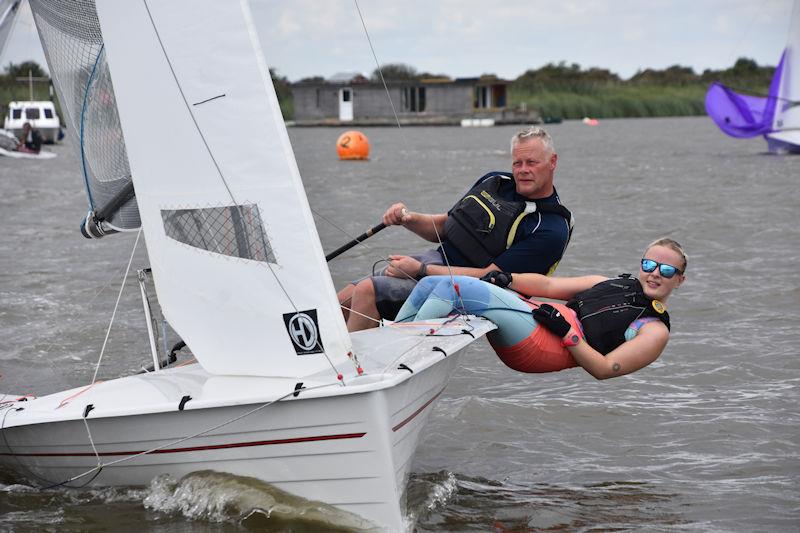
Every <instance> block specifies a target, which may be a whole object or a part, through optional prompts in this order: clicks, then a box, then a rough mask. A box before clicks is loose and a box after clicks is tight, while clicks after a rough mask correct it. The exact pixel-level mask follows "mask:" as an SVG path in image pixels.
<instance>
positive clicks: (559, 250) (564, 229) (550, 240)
mask: <svg viewBox="0 0 800 533" xmlns="http://www.w3.org/2000/svg"><path fill="white" fill-rule="evenodd" d="M498 174H501V175H503V176H509V177H510V176H512V175H511V174H509V173H508V172H490V173H488V174H486V175H484V176H482V177H481V178H480V179H478V180H477V181H476V182H475V184H474V185H473V186H472V187H475V186H476V185H478V184H479V183H481V182H482V181H483V180H485V179H488V178H490V177H491V176H496V175H498ZM472 187H470V189H471V188H472ZM498 195H499V196H500V197H501V198H502V199H504V200H511V201H522V202H529V201H531V200H530V198H526V197H524V196H522V195H521V194H518V193H517V190H516V185H515V183H514V180H513V179H511V180H503V181H502V183H501V185H500V189H499V190H498ZM459 201H460V200H459ZM536 201H537V202H538V203H548V204H560V203H561V201H560V200H559V198H558V194H557V193H556V192H555V188H554V189H553V194H551V195H550V196H548V197H547V198H538V199H536ZM568 240H569V224H568V222H567V220H566V219H564V217H562V216H561V215H557V214H555V213H532V214H530V215H528V216H526V217H525V218H524V219H522V222H521V223H520V225H519V228H518V229H517V234H516V236H515V237H514V242H513V243H512V245H511V248H509V249H508V250H506V251H504V252H503V253H501V254H500V255H499V256H497V257H495V259H494V261H492V262H493V263H494V264H495V265H497V267H498V268H499V269H500V270H502V271H504V272H533V273H537V274H548V273H551V270H554V269H555V266H556V265H557V263H558V261H560V260H561V256H562V255H563V254H564V250H565V249H566V247H567V241H568ZM442 249H444V253H445V254H447V260H448V261H449V263H450V264H451V265H452V266H464V267H476V265H473V264H471V263H470V262H469V261H467V259H465V258H464V257H463V256H462V255H461V254H460V253H459V252H458V250H456V248H455V247H454V246H453V245H452V244H450V243H449V242H447V241H445V242H444V243H442V246H441V247H440V248H439V252H440V253H441V252H442Z"/></svg>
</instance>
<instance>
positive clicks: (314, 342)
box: [283, 309, 323, 355]
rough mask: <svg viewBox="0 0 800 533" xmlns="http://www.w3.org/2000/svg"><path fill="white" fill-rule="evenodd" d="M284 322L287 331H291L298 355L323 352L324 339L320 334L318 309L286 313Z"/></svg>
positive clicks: (291, 337) (290, 336)
mask: <svg viewBox="0 0 800 533" xmlns="http://www.w3.org/2000/svg"><path fill="white" fill-rule="evenodd" d="M283 322H284V324H286V331H287V333H289V338H290V339H291V340H292V344H293V345H294V351H295V352H296V353H297V355H309V354H312V353H322V351H323V347H322V339H321V338H320V335H319V322H317V310H316V309H309V310H308V311H298V312H297V313H285V314H284V315H283Z"/></svg>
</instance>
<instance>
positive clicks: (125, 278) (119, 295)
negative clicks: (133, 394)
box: [92, 228, 142, 385]
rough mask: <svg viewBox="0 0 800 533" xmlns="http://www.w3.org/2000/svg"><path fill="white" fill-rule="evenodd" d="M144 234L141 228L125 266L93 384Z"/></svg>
mask: <svg viewBox="0 0 800 533" xmlns="http://www.w3.org/2000/svg"><path fill="white" fill-rule="evenodd" d="M141 236H142V230H141V228H139V231H138V232H137V233H136V241H134V243H133V250H131V257H130V259H128V266H127V267H126V268H125V275H124V276H123V277H122V283H121V284H120V286H119V293H118V294H117V302H116V303H115V304H114V311H112V313H111V320H110V321H109V323H108V329H107V330H106V336H105V339H103V347H102V348H101V349H100V357H99V358H98V359H97V365H96V366H95V368H94V376H92V385H94V382H95V381H97V372H98V371H99V370H100V363H101V362H102V361H103V355H104V354H105V352H106V346H107V345H108V336H109V335H110V334H111V326H112V325H113V324H114V318H115V317H116V316H117V308H118V307H119V301H120V300H121V299H122V292H123V291H124V290H125V282H126V281H128V273H129V272H130V271H131V263H133V256H134V255H135V254H136V247H137V246H138V244H139V237H141Z"/></svg>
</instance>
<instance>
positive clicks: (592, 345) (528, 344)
mask: <svg viewBox="0 0 800 533" xmlns="http://www.w3.org/2000/svg"><path fill="white" fill-rule="evenodd" d="M686 265H687V257H686V253H685V252H684V251H683V248H682V247H681V245H680V244H678V243H677V242H675V241H674V240H672V239H667V238H664V239H659V240H657V241H655V242H653V243H651V244H650V245H649V246H648V247H647V248H646V249H645V252H644V255H643V256H642V259H641V262H640V265H639V273H638V276H636V277H633V276H631V275H630V274H622V275H620V276H619V277H617V278H612V279H608V278H605V277H603V276H581V277H568V278H557V277H546V276H542V275H539V274H509V273H507V272H500V271H493V272H490V273H489V274H487V275H486V276H484V277H483V278H481V279H480V280H478V279H474V278H467V277H462V276H456V277H455V278H450V277H448V276H434V277H429V278H425V279H424V280H422V281H421V282H420V283H419V284H418V285H417V286H416V288H415V289H414V290H413V292H412V293H411V295H410V296H409V298H408V300H406V302H405V304H404V305H403V307H402V308H401V309H400V312H399V313H398V315H397V321H398V322H399V321H407V320H429V319H431V318H434V317H445V316H448V315H450V314H452V313H453V312H466V313H469V314H474V315H479V316H483V317H486V318H488V319H489V320H491V321H492V322H494V323H495V324H496V325H497V330H495V331H492V332H489V334H488V339H489V342H490V344H491V345H492V348H494V350H495V352H497V355H498V356H499V357H500V359H501V360H502V361H503V363H505V364H506V366H508V367H510V368H512V369H514V370H518V371H520V372H555V371H558V370H564V369H567V368H572V367H575V366H581V367H583V368H584V370H586V371H587V372H589V373H590V374H591V375H592V376H594V377H595V378H597V379H607V378H613V377H617V376H623V375H625V374H630V373H631V372H635V371H637V370H639V369H641V368H644V367H645V366H647V365H649V364H650V363H652V362H653V361H655V360H656V359H658V357H659V356H660V355H661V352H662V351H663V350H664V347H665V346H666V345H667V340H668V339H669V330H670V322H669V314H668V313H667V310H666V301H667V298H669V295H670V294H671V293H672V291H673V290H675V289H677V288H678V287H679V286H680V285H681V284H683V282H684V281H685V280H686V274H685V273H686ZM453 282H455V283H456V284H457V285H458V290H454V287H453ZM507 289H510V290H507ZM523 295H524V296H523ZM534 297H538V298H552V299H557V300H568V301H567V303H566V304H563V303H555V302H551V303H544V302H541V301H539V300H536V299H534Z"/></svg>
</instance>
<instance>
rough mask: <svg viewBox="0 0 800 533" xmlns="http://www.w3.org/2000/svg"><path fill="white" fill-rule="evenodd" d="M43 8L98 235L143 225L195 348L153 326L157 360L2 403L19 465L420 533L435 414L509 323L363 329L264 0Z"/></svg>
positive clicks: (91, 233)
mask: <svg viewBox="0 0 800 533" xmlns="http://www.w3.org/2000/svg"><path fill="white" fill-rule="evenodd" d="M31 6H32V10H33V13H34V19H35V22H36V25H37V29H38V31H39V34H40V37H41V40H42V43H43V45H44V48H45V54H46V56H47V60H48V66H49V68H50V72H51V74H52V76H53V78H54V80H55V85H56V90H57V91H58V96H59V99H60V101H61V102H62V105H63V107H64V114H65V120H67V121H68V123H69V125H70V127H71V130H72V131H76V132H79V139H77V142H75V143H74V144H75V147H76V149H77V150H78V153H79V157H80V161H81V172H82V173H83V178H84V181H85V184H86V186H87V190H88V192H89V202H90V212H89V215H88V216H87V217H86V219H85V220H84V223H83V224H82V226H83V232H84V234H85V235H86V236H88V237H95V238H99V237H102V236H104V235H109V234H111V233H115V232H126V231H139V227H141V231H142V233H143V236H144V238H145V241H146V246H147V252H148V256H149V260H150V266H151V269H152V270H142V271H140V278H142V277H148V276H152V278H153V280H154V284H155V291H156V294H157V297H158V301H159V304H160V306H161V308H162V311H163V314H164V316H165V318H166V319H167V320H168V321H169V323H170V325H171V326H172V328H173V329H174V330H175V331H176V332H177V333H178V334H179V335H180V336H181V338H182V339H183V340H184V341H185V342H186V343H187V344H188V346H189V347H190V348H191V350H192V352H193V354H194V356H195V357H196V360H197V364H188V365H183V366H176V367H168V368H159V364H158V360H159V359H160V357H161V356H162V355H164V354H161V353H159V351H158V350H159V349H158V342H156V339H155V338H154V334H153V333H152V332H151V333H150V345H151V350H152V356H153V359H154V371H152V372H149V373H143V374H137V375H133V376H127V377H123V378H119V379H114V380H110V381H104V382H100V381H93V382H92V383H91V384H89V385H87V386H84V387H78V388H75V389H72V390H67V391H63V392H59V393H55V394H51V395H48V396H44V397H40V398H35V399H32V398H27V399H25V398H14V397H13V396H10V395H6V396H5V397H2V399H3V401H4V403H2V407H1V408H0V464H2V465H4V466H5V467H6V468H9V469H13V470H15V471H17V472H19V473H20V474H22V475H24V476H26V477H28V478H30V479H33V480H35V481H36V482H37V483H38V484H40V485H43V486H53V485H64V486H74V487H82V486H103V485H143V484H147V483H149V482H150V481H151V480H152V479H153V478H154V477H156V476H158V475H160V474H164V473H168V474H171V475H173V476H183V475H185V474H188V473H190V472H194V471H198V470H216V471H221V472H229V473H232V474H236V475H242V476H253V477H256V478H258V479H261V480H263V481H265V482H268V483H271V484H274V485H276V486H277V487H279V488H281V489H283V490H286V491H288V492H290V493H293V494H296V495H299V496H302V497H305V498H309V499H313V500H319V501H322V502H326V503H329V504H332V505H334V506H337V507H339V508H342V509H344V510H347V511H350V512H353V513H357V514H359V515H361V516H362V517H364V518H366V519H367V520H369V521H370V522H372V523H373V524H375V525H377V526H378V527H380V528H382V529H386V530H390V531H400V530H403V529H405V527H406V526H405V524H404V517H403V503H402V497H403V493H404V489H405V486H406V482H407V479H408V475H409V469H410V465H411V460H412V457H413V454H414V451H415V449H416V447H417V444H418V442H419V440H420V436H421V433H422V429H423V427H424V425H425V422H426V420H427V419H428V417H429V415H430V412H431V409H432V408H433V405H434V404H435V402H436V400H437V398H439V397H440V395H441V394H442V392H443V391H444V388H445V386H446V384H447V381H448V379H449V377H450V375H451V374H452V372H453V371H454V369H455V368H456V365H457V362H458V357H459V352H460V350H462V349H463V348H465V347H466V346H467V345H469V344H470V343H471V342H473V341H474V340H475V339H476V338H479V337H480V336H481V335H483V334H485V333H486V332H487V331H490V330H491V329H494V325H493V324H492V323H490V322H487V321H484V320H482V319H478V318H475V317H455V318H451V319H449V320H448V319H442V320H439V321H435V322H433V323H426V324H410V325H407V324H404V325H402V327H401V326H399V325H397V326H391V325H390V326H386V327H381V328H377V329H373V330H369V331H365V332H360V333H357V334H353V335H352V336H351V335H350V334H348V332H347V330H346V327H345V322H344V319H343V317H342V313H341V310H340V308H339V304H338V301H337V298H336V294H335V290H334V287H333V282H332V280H331V275H330V271H329V270H328V267H327V263H326V261H325V256H324V253H323V250H322V246H321V244H320V241H319V237H318V235H317V231H316V228H315V226H314V222H313V219H312V213H311V210H310V208H309V205H308V201H307V198H306V195H305V192H304V189H303V185H302V182H301V180H300V175H299V172H298V169H297V165H296V162H295V159H294V154H293V152H292V149H291V146H290V143H289V139H288V135H287V132H286V129H285V126H284V122H283V119H282V116H281V112H280V109H279V107H278V101H277V98H276V95H275V91H274V89H273V86H272V82H271V79H270V75H269V72H268V69H267V64H266V62H265V59H264V57H263V55H262V50H261V47H260V45H259V42H258V38H257V35H256V31H255V28H254V26H253V22H252V17H251V15H250V12H249V7H248V5H247V2H246V1H242V2H219V1H216V0H202V1H198V0H136V1H129V2H118V1H115V0H96V2H95V1H92V0H82V1H80V2H75V1H74V0H31ZM152 117H160V119H161V120H162V124H161V125H160V126H159V127H155V128H154V127H153V123H152ZM157 132H161V134H158V133H157ZM111 238H113V237H111ZM147 309H148V306H147V305H146V306H145V311H146V315H147ZM147 323H148V324H150V323H151V321H150V320H149V319H148V320H147ZM148 329H149V328H148Z"/></svg>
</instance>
